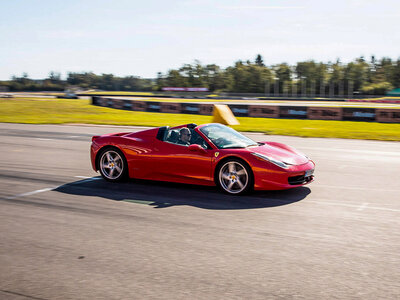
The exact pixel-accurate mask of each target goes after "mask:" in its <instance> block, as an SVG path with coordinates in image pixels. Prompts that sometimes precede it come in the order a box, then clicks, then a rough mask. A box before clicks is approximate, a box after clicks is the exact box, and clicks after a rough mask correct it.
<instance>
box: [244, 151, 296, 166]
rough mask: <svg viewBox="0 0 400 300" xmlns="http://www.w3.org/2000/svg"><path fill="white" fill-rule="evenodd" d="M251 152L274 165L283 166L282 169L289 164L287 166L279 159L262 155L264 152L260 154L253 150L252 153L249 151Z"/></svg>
mask: <svg viewBox="0 0 400 300" xmlns="http://www.w3.org/2000/svg"><path fill="white" fill-rule="evenodd" d="M251 154H253V155H255V156H257V157H258V158H261V159H263V160H266V161H269V162H270V163H273V164H274V165H276V166H278V167H281V168H283V169H287V168H289V166H288V165H287V164H285V163H284V162H283V161H279V160H276V159H273V158H271V157H268V156H266V155H264V154H261V153H255V152H253V153H251Z"/></svg>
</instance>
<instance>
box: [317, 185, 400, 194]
mask: <svg viewBox="0 0 400 300" xmlns="http://www.w3.org/2000/svg"><path fill="white" fill-rule="evenodd" d="M314 187H321V188H331V189H339V190H340V189H343V190H359V191H365V190H367V191H377V192H400V190H394V189H379V188H369V187H356V186H340V185H327V184H315V186H314Z"/></svg>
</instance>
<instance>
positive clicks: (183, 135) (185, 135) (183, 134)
mask: <svg viewBox="0 0 400 300" xmlns="http://www.w3.org/2000/svg"><path fill="white" fill-rule="evenodd" d="M191 135H192V134H191V133H190V130H189V128H186V127H184V128H182V129H181V130H180V131H179V138H180V139H181V141H184V142H185V143H189V141H190V137H191Z"/></svg>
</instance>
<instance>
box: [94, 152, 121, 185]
mask: <svg viewBox="0 0 400 300" xmlns="http://www.w3.org/2000/svg"><path fill="white" fill-rule="evenodd" d="M127 170H128V165H127V163H126V160H125V156H124V154H123V153H122V152H121V151H120V150H118V149H116V148H108V149H105V150H104V151H103V152H102V153H101V154H100V160H99V171H100V174H101V176H103V178H104V179H106V180H108V181H122V180H124V179H125V178H126V174H127Z"/></svg>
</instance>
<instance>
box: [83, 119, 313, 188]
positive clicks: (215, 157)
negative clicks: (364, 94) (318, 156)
mask: <svg viewBox="0 0 400 300" xmlns="http://www.w3.org/2000/svg"><path fill="white" fill-rule="evenodd" d="M90 154H91V161H92V166H93V169H94V170H95V171H100V173H101V175H102V176H103V178H104V179H106V180H109V181H121V180H123V179H125V178H127V177H130V178H140V179H150V180H161V181H170V182H180V183H188V184H199V185H210V186H211V185H217V186H219V187H220V188H221V189H222V190H223V191H225V192H227V193H229V194H242V193H245V192H248V191H250V190H252V189H255V190H281V189H289V188H294V187H298V186H302V185H304V184H307V183H310V182H311V181H313V179H314V176H313V173H314V167H315V164H314V162H313V161H312V160H310V159H309V158H308V157H307V156H305V155H303V154H302V153H300V152H299V151H297V150H295V149H294V148H292V147H289V146H287V145H284V144H280V143H275V142H261V143H260V142H255V141H253V140H251V139H249V138H248V137H245V136H244V135H242V134H240V133H239V132H237V131H235V130H234V129H232V128H230V127H227V126H224V125H221V124H216V123H211V124H204V125H199V126H197V125H196V124H186V125H181V126H177V127H173V128H170V127H168V126H164V127H159V128H153V129H148V130H143V131H139V132H123V133H114V134H106V135H101V136H93V137H92V145H91V151H90Z"/></svg>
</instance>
